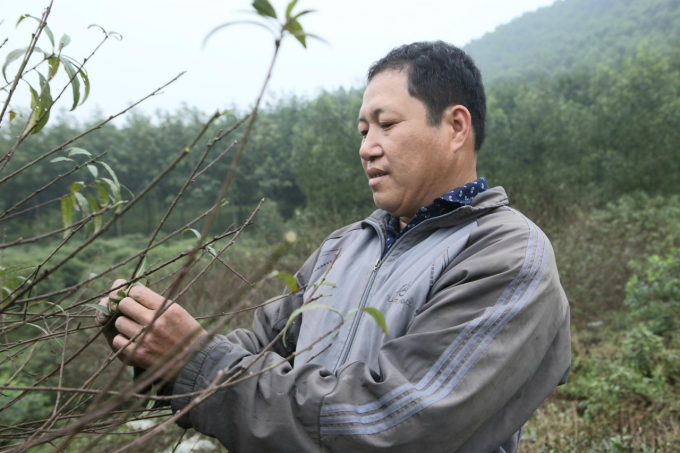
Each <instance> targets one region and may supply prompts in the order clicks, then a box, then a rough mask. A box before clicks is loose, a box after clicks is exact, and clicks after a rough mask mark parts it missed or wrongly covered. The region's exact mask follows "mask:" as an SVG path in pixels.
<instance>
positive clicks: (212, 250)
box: [205, 245, 217, 257]
mask: <svg viewBox="0 0 680 453" xmlns="http://www.w3.org/2000/svg"><path fill="white" fill-rule="evenodd" d="M205 249H206V250H207V251H208V253H210V254H211V255H212V256H214V257H217V251H215V249H214V248H213V247H212V246H211V245H208V246H206V247H205Z"/></svg>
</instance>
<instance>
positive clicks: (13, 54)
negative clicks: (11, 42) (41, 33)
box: [2, 49, 26, 82]
mask: <svg viewBox="0 0 680 453" xmlns="http://www.w3.org/2000/svg"><path fill="white" fill-rule="evenodd" d="M25 53H26V49H16V50H13V51H11V52H10V53H9V54H7V58H6V59H5V64H4V65H2V76H3V77H4V78H5V81H6V82H9V80H7V75H6V73H5V70H6V68H7V65H9V64H10V63H11V62H13V61H14V60H16V59H17V58H19V57H20V56H22V55H23V54H25Z"/></svg>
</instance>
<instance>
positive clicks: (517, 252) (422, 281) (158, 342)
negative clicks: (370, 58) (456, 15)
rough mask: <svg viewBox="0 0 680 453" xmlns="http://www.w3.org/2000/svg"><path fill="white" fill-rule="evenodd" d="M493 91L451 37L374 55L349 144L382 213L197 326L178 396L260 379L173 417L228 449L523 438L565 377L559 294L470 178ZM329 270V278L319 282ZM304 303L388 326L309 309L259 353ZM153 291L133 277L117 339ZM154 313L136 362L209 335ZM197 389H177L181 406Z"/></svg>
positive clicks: (546, 265) (501, 447) (128, 331)
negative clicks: (216, 331)
mask: <svg viewBox="0 0 680 453" xmlns="http://www.w3.org/2000/svg"><path fill="white" fill-rule="evenodd" d="M485 102H486V100H485V95H484V88H483V85H482V80H481V75H480V73H479V71H478V70H477V68H476V67H475V65H474V63H473V61H472V59H471V58H470V57H468V56H467V55H466V54H465V53H464V52H463V51H461V50H460V49H457V48H456V47H453V46H451V45H448V44H445V43H443V42H434V43H428V42H422V43H414V44H411V45H406V46H402V47H399V48H397V49H394V50H393V51H391V52H390V53H389V54H388V55H387V56H386V57H385V58H383V59H382V60H380V61H378V62H376V63H375V64H374V65H373V66H372V67H371V69H370V70H369V73H368V86H367V88H366V91H365V94H364V98H363V103H362V106H361V110H360V112H359V120H358V128H359V132H360V134H361V135H362V144H361V148H360V150H359V154H360V157H361V161H362V164H363V167H364V170H365V171H366V175H367V176H368V185H369V187H370V188H371V190H372V191H373V198H374V201H375V204H376V205H377V206H378V208H379V209H378V210H377V211H376V212H375V213H373V215H371V216H370V217H369V218H367V219H366V220H364V221H361V222H357V223H353V224H351V225H349V226H346V227H344V228H342V229H340V230H338V231H336V232H334V233H332V234H331V235H330V236H328V238H327V239H326V240H325V241H324V242H323V243H322V244H321V246H320V247H319V249H318V250H317V251H316V252H315V253H314V254H313V255H312V256H311V257H310V258H309V259H308V260H307V261H306V262H305V264H304V265H303V266H302V268H301V269H300V271H299V272H298V273H297V274H296V278H297V280H298V283H299V284H300V285H301V286H304V285H307V287H306V290H305V291H304V294H303V293H302V292H298V293H295V294H288V295H287V297H285V298H284V299H282V300H281V301H279V302H275V303H272V304H268V305H265V306H264V307H263V308H260V309H259V310H258V311H257V313H256V315H255V320H254V322H253V328H252V331H246V330H241V329H239V330H236V331H233V332H231V333H229V334H228V335H227V336H216V337H215V338H213V339H208V338H206V337H202V339H201V341H202V342H204V343H205V346H202V349H201V350H200V352H199V353H198V354H197V355H196V356H195V357H194V358H193V359H192V360H191V361H190V362H189V363H188V364H187V365H186V366H184V367H183V368H182V369H181V370H180V371H179V373H178V374H177V376H176V378H175V380H174V394H175V395H181V394H183V393H191V392H197V391H200V390H203V389H205V388H206V387H207V386H208V385H209V384H210V382H211V381H213V380H214V379H215V378H216V377H218V378H219V376H218V373H221V375H220V376H223V377H222V380H224V379H226V378H228V377H229V376H232V375H234V374H235V373H237V372H238V371H239V370H241V369H243V368H244V367H249V369H248V373H252V376H253V377H252V378H250V379H246V380H243V381H242V382H240V383H238V384H237V385H234V386H230V387H226V388H224V389H222V390H220V391H219V393H217V394H215V395H214V396H212V397H210V398H208V399H207V400H206V401H204V402H203V403H202V404H201V405H199V406H197V407H195V408H193V409H191V410H190V411H189V412H188V414H187V415H185V416H183V417H182V418H181V419H180V421H179V424H180V426H182V427H185V428H189V427H193V428H194V429H196V430H197V431H200V432H202V433H205V434H208V435H210V436H215V437H217V438H218V439H219V440H220V442H222V444H224V445H225V446H226V447H227V448H228V449H229V450H230V451H291V452H299V451H341V452H360V451H375V450H377V449H382V448H384V449H389V450H390V451H393V452H414V451H433V452H439V451H447V452H450V451H465V452H514V451H517V448H518V444H519V439H520V437H521V428H522V425H523V424H524V423H525V422H526V420H527V419H528V418H529V417H530V416H531V414H532V413H533V412H534V411H535V410H536V408H537V407H538V406H539V405H540V404H541V402H542V401H543V400H544V399H545V398H546V397H547V396H548V395H549V394H550V393H551V392H552V391H553V390H554V388H555V387H556V386H557V385H558V384H560V383H563V382H564V381H565V380H566V376H567V374H568V370H569V366H570V338H569V307H568V303H567V300H566V297H565V295H564V292H563V290H562V288H561V286H560V283H559V277H558V274H557V268H556V266H555V259H554V256H553V252H552V248H551V246H550V244H549V242H548V240H547V238H546V237H545V235H544V234H543V233H542V232H541V230H540V229H538V227H536V226H535V225H534V224H533V223H531V222H530V221H529V220H527V219H526V218H525V217H523V216H522V215H521V214H520V213H518V212H517V211H515V210H513V209H511V208H509V207H508V200H507V197H506V195H505V192H504V191H503V189H502V188H500V187H496V188H493V189H489V188H488V187H487V186H486V182H485V180H484V179H483V178H481V179H477V174H476V160H477V151H478V150H479V148H480V147H481V145H482V142H483V140H484V119H485V110H486V106H485ZM433 200H434V201H433ZM336 256H337V258H336ZM322 278H324V279H325V281H326V282H332V283H334V285H335V286H326V285H314V283H317V282H319V281H321V279H322ZM120 283H121V282H120V281H119V282H116V284H120ZM318 296H326V297H322V298H319V297H318ZM310 300H314V301H315V303H320V304H324V305H327V306H330V307H332V308H333V309H335V310H337V311H339V312H340V313H342V314H343V315H346V314H348V313H349V312H350V311H351V310H352V309H355V308H359V309H361V308H365V307H373V308H376V309H378V310H379V311H380V312H381V313H382V315H383V316H384V318H385V321H386V325H387V329H388V335H387V336H385V335H384V333H383V331H382V329H381V328H380V326H379V325H378V324H377V323H376V322H375V320H374V319H373V318H372V317H371V316H369V314H367V313H365V312H362V311H358V312H356V313H355V314H354V315H352V316H349V317H348V318H347V320H346V322H345V323H344V324H342V326H341V327H340V328H339V330H338V333H337V335H335V336H333V335H327V336H325V337H323V336H324V335H325V334H327V333H328V332H330V331H332V329H333V328H334V327H335V326H337V325H338V323H339V320H340V318H339V317H338V315H337V313H335V312H333V311H331V310H324V309H310V310H306V311H304V313H303V314H302V315H301V316H299V317H298V318H296V321H295V323H293V324H292V326H291V327H290V328H289V330H288V331H287V334H286V340H287V341H286V342H285V343H284V342H283V341H281V340H278V341H277V342H276V343H275V345H274V347H273V348H272V349H271V350H269V351H267V352H265V353H263V354H262V355H261V357H260V358H259V359H257V360H256V356H257V355H258V354H259V353H260V352H261V351H262V350H263V348H265V346H266V345H267V344H269V343H270V342H271V341H272V340H273V339H275V338H276V336H277V334H279V333H281V331H282V330H283V329H284V327H285V326H286V324H287V322H288V320H289V317H290V315H291V313H292V312H293V311H294V310H295V309H297V308H299V307H300V306H302V305H303V304H304V303H307V302H309V301H310ZM102 303H107V300H104V301H102ZM162 303H163V297H161V296H159V295H157V294H155V293H153V292H152V291H151V290H149V289H146V288H143V287H139V286H136V287H133V288H132V290H131V291H130V297H128V298H126V299H124V300H123V301H122V302H121V303H120V310H121V313H122V315H123V316H121V317H120V318H118V320H117V321H116V323H115V326H116V328H117V330H118V332H119V334H118V336H116V337H115V338H114V339H113V347H114V349H116V350H118V349H120V348H121V347H122V346H123V345H124V344H125V343H126V342H127V340H128V339H129V338H131V337H132V336H133V335H135V334H136V333H137V332H139V329H140V328H141V326H142V325H144V324H145V323H148V322H149V321H150V319H151V318H152V317H153V314H154V310H156V309H157V308H158V307H159V306H160V305H161V304H162ZM158 321H162V323H161V325H160V326H158V325H155V326H154V327H153V328H152V329H150V331H149V332H148V333H147V337H146V339H145V340H144V342H142V344H141V345H139V347H138V348H137V349H136V350H135V354H134V355H133V354H132V353H131V352H128V351H130V349H131V348H132V347H134V346H136V345H135V344H133V345H132V347H130V349H126V350H125V351H124V353H123V355H124V357H125V358H126V360H128V361H129V363H133V364H137V365H139V366H142V367H149V366H151V365H153V364H154V363H156V361H158V360H160V358H161V357H162V356H163V355H164V354H165V353H167V352H168V351H169V350H171V349H172V348H173V347H174V346H175V345H177V344H179V343H180V342H181V341H182V340H183V339H185V338H191V339H192V340H191V341H189V342H187V343H191V342H192V341H193V339H194V338H196V337H198V336H199V335H201V334H202V333H203V332H204V331H202V329H201V328H200V327H199V326H198V324H197V323H196V321H195V320H193V318H191V316H190V315H189V314H188V313H187V312H186V311H184V310H183V309H182V308H181V307H179V306H177V305H176V304H175V305H172V306H171V307H170V310H168V312H167V313H165V314H163V315H162V316H161V317H160V318H159V320H158ZM191 335H193V336H191ZM322 337H323V338H322ZM320 338H321V340H319V339H320ZM294 352H297V355H296V356H295V357H294V359H293V360H292V361H290V362H286V361H285V360H284V358H285V357H287V356H289V355H290V354H292V353H294ZM281 362H283V364H281ZM277 364H278V366H275V365H277ZM268 367H272V369H271V370H269V371H266V372H264V373H260V372H261V371H262V370H265V369H267V368H268ZM258 373H259V374H258ZM191 399H192V397H191V396H187V397H185V398H180V399H175V400H173V401H172V408H173V411H174V412H177V411H178V410H180V409H182V408H183V407H185V406H186V405H187V404H188V403H189V402H190V401H191Z"/></svg>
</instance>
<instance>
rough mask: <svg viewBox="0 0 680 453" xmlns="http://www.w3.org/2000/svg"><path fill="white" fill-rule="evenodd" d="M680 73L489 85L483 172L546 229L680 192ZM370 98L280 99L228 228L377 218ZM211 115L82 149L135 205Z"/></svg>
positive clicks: (653, 55) (669, 67)
mask: <svg viewBox="0 0 680 453" xmlns="http://www.w3.org/2000/svg"><path fill="white" fill-rule="evenodd" d="M679 69H680V52H675V53H671V54H670V55H662V54H660V53H657V52H655V51H654V50H652V49H650V48H648V47H644V46H643V47H641V49H640V50H639V52H638V54H637V55H636V56H635V57H633V58H630V59H628V60H626V61H625V62H624V63H623V64H622V65H620V66H617V67H607V66H598V67H595V68H592V69H589V70H585V69H583V70H579V71H575V72H571V73H567V74H564V75H561V76H559V77H554V78H544V79H538V80H523V81H514V82H500V83H495V84H492V85H490V86H489V87H488V88H487V91H488V99H489V102H488V115H487V130H488V138H487V141H486V143H485V145H484V147H483V148H482V149H481V150H480V153H479V175H480V176H485V177H486V178H487V180H488V182H489V184H490V185H491V186H495V185H502V186H504V187H505V188H506V190H507V191H508V193H509V195H510V197H511V202H512V203H513V204H514V205H515V206H518V207H519V208H520V209H522V210H523V211H525V212H527V213H528V214H529V215H530V216H533V217H537V218H539V219H545V220H548V221H549V220H551V219H556V218H559V216H560V214H561V213H564V212H565V210H569V208H571V207H574V206H581V207H582V206H593V207H601V206H603V205H605V204H606V203H608V202H611V201H614V200H616V199H617V198H619V197H621V196H623V195H635V194H639V193H642V192H644V193H646V194H649V195H657V194H662V195H663V194H669V193H678V189H679V187H678V182H677V175H678V174H679V170H680V163H678V159H677V156H678V152H677V147H678V143H680V130H679V129H678V128H677V124H680V104H679V103H678V99H680V96H679V95H680V70H679ZM361 97H362V89H350V90H345V89H340V90H337V91H331V92H322V93H320V94H319V95H318V96H316V97H314V98H312V99H306V98H300V97H297V96H292V95H291V96H284V97H282V98H279V99H275V100H273V101H270V102H269V104H268V105H267V106H266V107H265V108H264V109H263V110H262V111H261V112H260V114H259V119H258V122H257V123H256V125H255V127H254V130H253V132H252V135H251V138H250V140H249V142H248V145H247V148H246V152H245V153H244V156H243V160H242V162H241V164H240V167H239V169H238V172H237V174H236V179H235V181H234V185H233V187H232V189H231V190H230V193H229V195H228V201H229V206H228V207H227V210H226V212H227V213H228V214H225V215H226V216H227V217H226V218H225V219H224V221H229V220H230V219H231V220H234V221H242V220H244V216H246V215H247V214H248V213H250V212H251V211H250V210H251V208H252V207H253V206H254V205H255V204H257V202H258V201H259V200H260V199H261V198H266V199H267V200H269V206H270V208H269V210H270V211H271V213H272V215H271V216H270V218H271V219H273V221H285V220H287V219H291V218H294V217H295V216H303V217H305V218H313V219H317V220H318V221H319V222H321V223H323V222H328V221H332V222H336V223H337V222H341V221H344V222H349V221H351V220H355V219H358V218H361V216H364V215H367V214H368V213H370V212H371V210H372V209H373V204H372V199H371V194H370V190H369V189H368V187H367V184H366V177H365V176H364V174H363V171H362V168H361V165H360V160H359V156H358V149H359V144H360V136H359V134H358V132H357V128H356V115H357V112H358V110H359V107H360V105H361ZM241 117H242V115H241V114H239V113H238V112H235V113H229V114H225V115H223V116H222V117H221V118H220V119H219V120H217V121H215V124H214V125H213V126H211V129H210V130H209V131H208V132H207V134H206V137H210V136H211V134H213V135H214V134H216V133H218V131H219V130H225V129H228V128H229V127H232V126H233V125H234V124H235V123H236V122H237V121H239V120H240V119H241ZM206 118H207V115H206V114H205V113H203V112H200V111H197V110H196V109H192V108H189V107H184V108H182V109H179V110H177V111H175V112H157V113H156V114H155V115H148V114H144V113H133V114H132V115H131V116H130V117H129V118H128V119H127V122H126V123H125V124H123V125H121V126H112V125H110V124H109V125H106V126H104V127H103V128H102V129H101V130H100V131H97V132H96V133H94V134H90V135H87V136H85V137H83V138H82V139H80V140H78V141H77V142H75V143H74V144H73V146H77V147H78V148H81V149H85V150H87V151H89V152H90V153H91V154H92V155H98V154H99V153H102V152H104V151H108V153H107V154H106V155H105V156H103V157H102V158H101V160H102V161H105V162H106V163H108V164H109V165H110V166H111V167H113V168H115V169H116V172H117V175H118V178H119V180H120V183H121V185H122V186H123V190H122V192H123V198H125V197H126V196H127V197H128V198H129V197H130V196H131V195H130V194H132V193H137V192H138V191H139V190H140V189H141V188H142V187H144V186H145V185H146V184H147V183H148V180H149V178H150V177H151V175H153V174H155V171H157V170H158V169H159V168H162V167H164V166H166V165H167V164H169V163H170V162H171V161H172V160H173V159H174V158H175V156H176V154H177V152H179V151H181V150H182V149H183V148H184V147H185V146H186V145H187V143H188V142H189V141H190V140H191V138H192V137H193V135H194V133H195V131H196V130H197V129H198V128H199V127H200V124H202V123H203V122H204V121H205V119H206ZM97 120H98V118H93V119H92V123H93V124H94V122H95V121H97ZM88 123H89V122H88ZM15 124H16V123H12V124H11V125H10V127H9V128H7V129H6V130H5V133H4V134H3V135H2V136H0V147H3V148H4V147H7V145H8V144H9V142H10V141H12V139H13V136H14V135H15V134H16V133H17V129H16V127H15ZM88 125H89V124H85V125H83V124H77V123H74V122H73V121H70V120H67V119H63V118H62V119H58V120H57V121H56V122H55V124H54V125H52V126H48V127H47V128H46V129H45V130H44V131H43V132H42V133H41V134H40V135H39V136H36V139H35V140H31V141H26V142H25V144H23V146H22V147H20V148H19V149H18V150H17V151H16V156H15V157H14V159H13V161H12V163H11V165H12V166H14V167H18V166H21V165H24V164H25V163H27V162H29V161H30V160H31V159H33V158H35V156H38V155H40V154H41V153H42V152H44V150H45V149H49V148H52V147H55V146H57V145H58V144H59V143H61V142H63V141H64V140H66V139H67V138H68V137H72V136H73V135H75V134H77V133H78V132H79V130H81V129H82V128H84V127H87V126H88ZM242 127H243V126H241V128H242ZM235 136H238V135H235ZM223 148H226V145H224V146H223ZM223 148H220V149H216V150H215V151H213V153H214V155H217V153H218V152H220V151H222V150H223ZM229 153H233V151H230V152H229ZM229 153H228V154H227V155H226V156H225V158H224V159H222V161H220V162H217V163H216V164H215V165H214V166H213V167H211V168H210V169H208V170H207V172H206V174H205V175H203V176H201V180H200V181H197V182H196V183H195V184H193V185H192V186H191V187H190V188H189V190H188V192H187V195H186V196H185V199H184V200H183V203H182V205H181V206H179V207H178V208H177V212H176V214H175V216H176V223H180V222H184V221H185V220H187V219H189V218H190V217H191V216H192V215H195V214H196V213H198V212H199V211H200V210H204V209H206V208H207V207H208V206H209V205H210V203H212V202H213V201H214V196H215V194H216V193H217V191H218V189H219V184H220V182H221V180H222V178H223V177H224V174H225V172H226V170H227V168H228V166H229V164H230V159H231V158H232V154H229ZM198 157H199V156H198V155H196V156H192V158H190V159H185V160H184V161H183V162H181V163H180V167H179V168H178V169H177V171H176V172H175V173H172V174H170V176H169V177H168V178H166V179H165V180H163V181H161V182H160V183H159V185H158V187H157V188H155V189H154V191H153V192H152V193H150V194H149V196H148V197H147V199H146V201H144V202H143V203H142V204H141V206H139V208H137V215H133V216H130V218H134V220H127V221H126V223H124V224H123V226H122V228H123V231H122V232H123V233H132V232H142V233H148V232H150V231H152V230H153V228H154V226H155V225H154V223H153V221H152V219H155V218H157V217H158V216H157V215H153V214H155V213H158V212H160V210H162V209H163V207H162V206H166V205H167V203H168V202H169V201H170V200H171V199H172V197H173V196H174V194H175V193H177V191H178V190H179V189H180V187H181V185H182V184H183V182H184V179H183V177H182V176H179V175H183V174H186V173H187V172H188V171H189V170H190V168H191V167H192V166H193V165H194V164H195V160H196V159H198ZM210 158H211V157H209V159H210ZM74 159H75V160H76V161H77V162H69V161H63V160H61V161H54V162H51V163H44V164H40V166H39V168H38V169H35V171H31V172H24V173H22V174H20V175H18V176H17V177H15V178H13V180H11V181H8V182H7V183H6V184H5V187H3V194H10V193H11V194H12V197H11V200H16V199H17V194H20V195H24V194H25V195H28V194H29V193H30V192H32V191H33V190H35V188H36V187H40V185H41V184H42V183H44V182H45V181H47V180H49V179H51V178H52V177H55V176H56V175H58V174H61V173H64V172H65V171H68V170H70V169H71V168H72V167H73V165H75V164H76V163H78V162H79V161H83V162H84V161H85V160H87V156H84V155H83V156H74ZM10 170H11V168H10ZM79 172H80V175H81V177H82V180H83V183H84V184H85V185H87V184H88V183H89V182H91V180H92V179H93V176H92V175H90V174H89V173H88V171H87V170H86V169H85V168H83V169H81V170H79ZM174 175H177V176H174ZM67 193H69V187H68V185H67V183H66V182H64V183H57V184H54V185H53V186H52V187H50V188H49V189H48V190H45V191H44V192H43V193H40V194H39V195H38V196H37V197H35V199H34V200H33V201H32V203H34V204H40V203H44V202H46V201H49V200H54V199H57V198H59V197H61V196H63V195H65V194H67ZM3 194H0V209H7V208H9V206H10V201H11V200H10V197H8V196H5V195H3ZM274 207H275V209H274ZM54 212H56V211H55V210H53V209H49V208H48V207H45V208H39V209H35V210H33V211H30V212H28V213H26V215H24V216H17V217H16V220H15V219H11V220H10V221H15V222H26V221H27V220H28V219H30V220H33V221H36V220H37V221H40V222H55V223H59V222H60V221H61V219H54V218H48V217H46V216H48V215H51V216H52V217H53V216H54ZM24 225H25V224H24ZM170 225H172V222H171V224H170ZM11 230H12V229H8V234H9V235H11V234H12V233H11Z"/></svg>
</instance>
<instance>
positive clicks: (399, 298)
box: [387, 284, 412, 306]
mask: <svg viewBox="0 0 680 453" xmlns="http://www.w3.org/2000/svg"><path fill="white" fill-rule="evenodd" d="M410 287H411V284H407V285H404V286H402V287H401V288H399V290H398V291H397V292H396V293H394V295H392V296H387V301H388V302H390V303H392V304H402V305H408V306H411V305H412V304H411V299H408V298H405V297H404V296H405V295H406V293H407V292H408V290H409V288H410Z"/></svg>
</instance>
